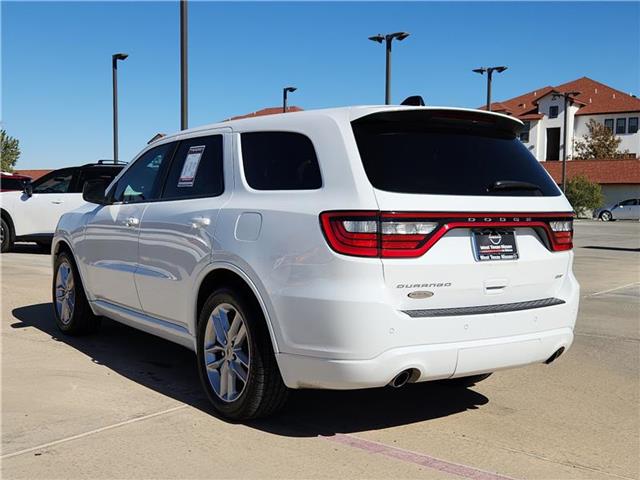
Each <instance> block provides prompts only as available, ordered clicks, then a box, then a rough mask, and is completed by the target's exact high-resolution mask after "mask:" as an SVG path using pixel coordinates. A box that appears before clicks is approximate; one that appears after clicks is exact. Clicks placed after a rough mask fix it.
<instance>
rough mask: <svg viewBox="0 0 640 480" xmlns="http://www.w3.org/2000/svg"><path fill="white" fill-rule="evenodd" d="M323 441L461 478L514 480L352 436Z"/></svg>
mask: <svg viewBox="0 0 640 480" xmlns="http://www.w3.org/2000/svg"><path fill="white" fill-rule="evenodd" d="M322 438H324V439H325V440H329V441H332V442H336V443H340V444H342V445H347V446H349V447H353V448H359V449H360V450H364V451H366V452H369V453H374V454H379V455H384V456H385V457H391V458H395V459H397V460H402V461H404V462H409V463H414V464H416V465H421V466H423V467H428V468H432V469H433V470H438V471H439V472H444V473H450V474H452V475H457V476H459V477H463V478H470V479H473V480H514V479H513V478H512V477H507V476H504V475H500V474H497V473H491V472H485V471H484V470H479V469H477V468H474V467H469V466H467V465H460V464H459V463H453V462H447V461H446V460H440V459H439V458H435V457H432V456H430V455H425V454H422V453H416V452H412V451H410V450H405V449H403V448H397V447H391V446H389V445H384V444H382V443H378V442H373V441H371V440H365V439H363V438H360V437H355V436H352V435H345V434H342V433H336V434H335V435H334V436H331V437H322Z"/></svg>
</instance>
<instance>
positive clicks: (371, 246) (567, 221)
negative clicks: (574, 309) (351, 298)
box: [320, 210, 573, 258]
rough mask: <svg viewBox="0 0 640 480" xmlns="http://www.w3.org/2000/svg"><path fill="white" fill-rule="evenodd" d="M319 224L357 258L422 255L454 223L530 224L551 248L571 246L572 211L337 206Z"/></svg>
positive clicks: (335, 244) (331, 240)
mask: <svg viewBox="0 0 640 480" xmlns="http://www.w3.org/2000/svg"><path fill="white" fill-rule="evenodd" d="M320 224H321V226H322V231H323V233H324V235H325V237H326V239H327V242H328V243H329V246H330V247H331V248H332V249H333V250H335V251H336V252H338V253H342V254H344V255H352V256H357V257H378V258H415V257H419V256H422V255H424V253H425V252H427V250H429V249H430V248H431V247H432V246H433V245H434V244H435V243H436V242H437V241H438V240H439V239H440V238H442V237H443V236H444V235H445V234H446V233H447V232H448V231H449V230H451V229H454V228H491V227H496V228H498V227H501V228H504V227H508V228H517V227H529V228H533V229H535V230H536V232H542V235H543V236H544V237H545V238H544V240H545V244H546V246H547V248H549V250H551V251H563V250H571V249H572V248H573V214H571V213H531V214H530V213H516V214H505V213H458V212H456V213H423V212H378V211H362V210H358V211H333V212H323V213H321V214H320Z"/></svg>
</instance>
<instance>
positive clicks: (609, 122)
mask: <svg viewBox="0 0 640 480" xmlns="http://www.w3.org/2000/svg"><path fill="white" fill-rule="evenodd" d="M604 126H605V128H608V129H609V131H610V132H611V133H613V118H607V119H605V121H604Z"/></svg>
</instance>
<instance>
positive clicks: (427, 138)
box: [353, 111, 560, 196]
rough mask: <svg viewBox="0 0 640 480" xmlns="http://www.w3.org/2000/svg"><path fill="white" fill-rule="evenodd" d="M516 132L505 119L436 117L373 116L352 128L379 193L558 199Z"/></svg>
mask: <svg viewBox="0 0 640 480" xmlns="http://www.w3.org/2000/svg"><path fill="white" fill-rule="evenodd" d="M440 115H441V116H440ZM456 117H457V118H456ZM476 117H477V118H476ZM517 129H518V127H517V125H515V124H513V122H511V121H508V120H506V119H500V118H493V119H492V118H491V117H488V116H486V115H483V116H470V115H468V114H455V113H452V112H444V113H438V111H430V112H429V113H425V112H424V111H414V112H393V113H385V114H375V115H370V116H367V117H365V118H363V119H360V120H357V121H355V122H353V131H354V134H355V138H356V142H357V145H358V150H359V151H360V157H361V159H362V163H363V165H364V169H365V171H366V173H367V176H368V178H369V181H370V182H371V184H372V185H373V186H374V187H375V188H378V189H380V190H387V191H390V192H401V193H423V194H440V195H518V196H536V195H544V196H557V195H560V191H559V190H558V188H557V186H556V184H555V183H554V182H553V180H551V179H550V178H549V176H548V175H547V173H546V172H545V170H544V169H543V168H542V166H540V164H539V163H538V161H537V160H536V159H535V158H534V157H533V155H531V153H529V150H528V149H527V147H525V146H524V145H523V144H522V142H520V141H519V140H518V139H517V138H516V130H517ZM498 181H510V182H526V183H528V184H533V185H536V186H537V187H538V189H522V187H523V186H526V185H523V184H520V188H516V187H514V186H513V185H514V184H511V185H512V186H511V187H508V188H504V187H505V186H506V185H509V184H504V183H503V185H502V186H503V188H497V189H496V185H495V184H496V182H498ZM528 188H530V186H529V187H528Z"/></svg>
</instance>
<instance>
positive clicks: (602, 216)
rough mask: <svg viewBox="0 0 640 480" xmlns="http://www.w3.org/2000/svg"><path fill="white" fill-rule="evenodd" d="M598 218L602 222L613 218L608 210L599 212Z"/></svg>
mask: <svg viewBox="0 0 640 480" xmlns="http://www.w3.org/2000/svg"><path fill="white" fill-rule="evenodd" d="M600 220H602V221H603V222H610V221H611V220H613V215H612V214H611V212H610V211H609V210H605V211H604V212H602V213H601V214H600Z"/></svg>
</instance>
